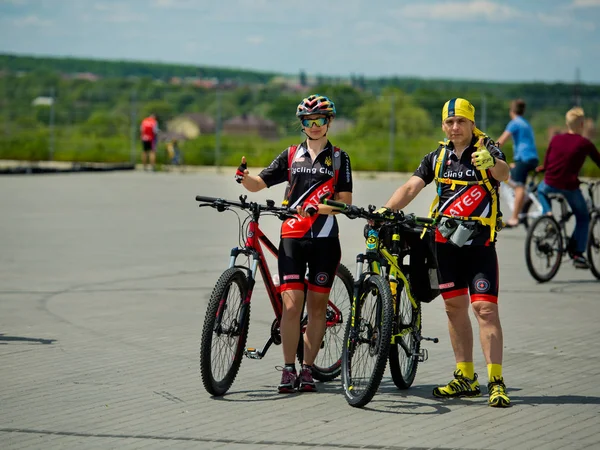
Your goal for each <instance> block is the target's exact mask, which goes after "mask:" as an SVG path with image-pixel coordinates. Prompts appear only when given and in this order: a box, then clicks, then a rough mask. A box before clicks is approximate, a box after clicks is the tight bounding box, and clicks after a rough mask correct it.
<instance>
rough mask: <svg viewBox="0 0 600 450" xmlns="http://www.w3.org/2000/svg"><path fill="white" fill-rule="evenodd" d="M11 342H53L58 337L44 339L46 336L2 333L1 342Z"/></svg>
mask: <svg viewBox="0 0 600 450" xmlns="http://www.w3.org/2000/svg"><path fill="white" fill-rule="evenodd" d="M10 342H25V343H29V344H53V343H54V342H56V339H44V338H31V337H24V336H7V335H5V334H4V333H0V344H1V345H6V344H8V343H10Z"/></svg>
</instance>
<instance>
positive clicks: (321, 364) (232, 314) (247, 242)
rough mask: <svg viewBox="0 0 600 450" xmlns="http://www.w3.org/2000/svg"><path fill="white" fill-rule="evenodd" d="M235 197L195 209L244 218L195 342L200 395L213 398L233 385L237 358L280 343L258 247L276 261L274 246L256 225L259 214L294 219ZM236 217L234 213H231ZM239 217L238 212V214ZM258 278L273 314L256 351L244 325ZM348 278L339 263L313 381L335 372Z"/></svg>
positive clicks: (275, 297) (271, 287) (278, 303)
mask: <svg viewBox="0 0 600 450" xmlns="http://www.w3.org/2000/svg"><path fill="white" fill-rule="evenodd" d="M246 198H247V197H246V196H244V195H241V196H240V201H239V202H238V201H230V200H224V199H220V198H214V197H204V196H200V195H199V196H197V197H196V200H197V201H199V202H201V203H200V205H199V206H200V207H203V206H210V207H213V208H215V209H216V210H217V211H219V212H223V211H234V210H241V211H243V212H245V213H246V214H247V217H246V218H245V220H244V221H242V220H241V219H240V238H241V240H243V242H240V246H239V247H234V248H233V249H232V250H231V260H230V263H229V268H228V269H227V270H225V271H224V272H223V273H222V274H221V276H220V277H219V279H218V280H217V283H216V285H215V287H214V289H213V292H212V295H211V297H210V300H209V302H208V308H207V310H206V316H205V318H204V326H203V329H202V339H201V343H200V373H201V375H202V383H203V384H204V388H205V389H206V391H207V392H208V393H209V394H211V395H215V396H220V395H223V394H225V393H226V392H227V391H228V390H229V388H230V387H231V385H232V384H233V382H234V380H235V377H236V376H237V373H238V371H239V368H240V365H241V363H242V357H243V356H246V357H248V358H251V359H262V358H263V356H264V355H265V354H266V353H267V350H268V349H269V348H270V347H271V345H272V344H276V345H279V344H281V334H280V329H279V324H280V319H281V313H282V299H281V293H280V291H279V289H278V287H277V286H275V284H274V282H273V279H272V277H271V271H270V269H269V266H268V264H267V261H266V258H265V254H264V253H263V249H262V245H264V246H265V247H266V248H267V250H269V251H270V252H271V253H272V254H273V256H274V257H275V258H277V255H278V251H277V247H276V246H275V245H274V244H273V243H272V242H271V241H270V240H269V238H268V237H267V236H266V235H265V234H264V233H263V232H262V231H261V229H260V228H259V225H258V221H259V218H260V216H263V215H272V216H277V217H278V218H279V219H281V220H285V219H286V218H288V217H291V216H293V215H294V212H295V211H293V210H290V209H289V208H282V207H276V206H275V202H274V201H273V200H267V201H266V204H265V205H263V204H259V203H255V202H247V201H246ZM234 212H235V213H236V214H237V211H234ZM238 217H239V214H238ZM240 255H243V256H245V257H246V262H245V263H244V264H238V263H237V259H238V256H240ZM257 269H258V270H259V271H260V274H261V276H262V279H263V281H264V284H265V288H266V290H267V294H268V296H269V300H270V301H271V305H272V307H273V312H274V313H275V319H274V320H273V323H272V324H271V329H270V336H269V338H268V339H267V341H266V343H265V344H264V346H263V348H262V349H256V348H246V340H247V338H248V328H249V326H250V300H251V299H252V293H253V291H254V285H255V283H256V272H257ZM353 286H354V279H353V277H352V274H351V273H350V271H349V270H348V269H347V268H346V267H345V266H344V265H342V264H340V265H339V267H338V270H337V273H336V277H335V280H334V282H333V287H332V289H331V293H330V295H329V302H328V305H327V328H326V330H325V336H324V338H323V342H322V343H321V350H320V351H319V354H318V355H317V359H316V360H315V363H314V365H313V370H312V374H313V377H314V378H315V379H317V380H319V381H331V380H333V379H335V378H336V377H337V376H338V375H339V374H340V372H341V360H342V346H343V341H344V327H345V320H346V319H347V318H348V316H349V314H350V306H351V303H352V292H353V289H354V287H353ZM307 322H308V316H307V315H306V314H303V315H302V320H301V322H300V324H299V326H300V327H301V330H302V333H304V331H305V329H306V324H307ZM303 336H304V335H303V334H302V335H301V339H300V341H299V343H298V350H297V356H298V361H299V362H300V363H302V359H303V352H304V346H303V342H304V341H303Z"/></svg>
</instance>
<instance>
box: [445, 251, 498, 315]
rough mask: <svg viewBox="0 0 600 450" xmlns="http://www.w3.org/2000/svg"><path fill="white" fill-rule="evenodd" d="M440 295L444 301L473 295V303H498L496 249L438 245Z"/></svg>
mask: <svg viewBox="0 0 600 450" xmlns="http://www.w3.org/2000/svg"><path fill="white" fill-rule="evenodd" d="M436 248H437V261H438V268H439V276H440V280H439V281H440V291H441V294H442V297H443V298H444V300H448V299H451V298H454V297H458V296H459V295H464V294H467V295H468V294H470V295H471V303H473V302H481V301H483V302H490V303H497V302H498V279H499V277H498V256H497V255H496V247H494V246H483V245H465V246H464V247H457V246H455V245H452V244H441V243H436Z"/></svg>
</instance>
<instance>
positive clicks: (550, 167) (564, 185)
mask: <svg viewBox="0 0 600 450" xmlns="http://www.w3.org/2000/svg"><path fill="white" fill-rule="evenodd" d="M566 123H567V130H568V131H567V132H566V133H564V134H557V135H555V136H553V137H552V139H551V140H550V144H548V150H546V156H545V158H544V166H543V168H542V170H545V174H544V180H543V181H542V182H541V183H540V185H539V186H538V198H539V200H540V203H541V205H542V214H551V213H552V208H551V206H550V200H549V198H548V195H549V194H562V195H563V196H564V197H565V199H566V200H567V202H568V203H569V206H570V207H571V210H572V211H573V214H574V215H575V229H574V230H573V234H572V236H571V239H570V241H569V253H570V255H571V257H572V258H573V264H574V265H575V267H576V268H579V269H587V268H589V265H588V262H587V261H586V259H585V257H584V256H583V253H584V251H585V249H586V247H587V240H588V227H589V224H590V216H589V212H588V208H587V204H586V202H585V198H584V197H583V194H582V192H581V190H580V189H579V184H580V181H579V178H578V174H579V172H580V170H581V168H582V167H583V163H584V162H585V158H586V157H588V156H589V157H590V158H592V160H593V161H594V162H595V163H596V165H597V166H598V167H600V153H599V152H598V149H597V148H596V146H595V145H594V144H593V143H592V142H591V141H589V140H588V139H586V138H585V137H583V136H582V133H583V129H584V126H585V114H584V111H583V109H582V108H579V107H575V108H571V109H570V110H569V111H567V114H566Z"/></svg>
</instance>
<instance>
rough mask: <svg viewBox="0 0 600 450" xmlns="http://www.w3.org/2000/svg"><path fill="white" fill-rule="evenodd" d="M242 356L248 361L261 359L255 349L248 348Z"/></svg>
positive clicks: (260, 355)
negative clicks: (248, 359)
mask: <svg viewBox="0 0 600 450" xmlns="http://www.w3.org/2000/svg"><path fill="white" fill-rule="evenodd" d="M244 356H245V357H246V358H250V359H262V357H263V355H262V354H261V353H260V352H259V351H258V350H257V349H255V348H252V347H248V348H247V349H246V350H244Z"/></svg>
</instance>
